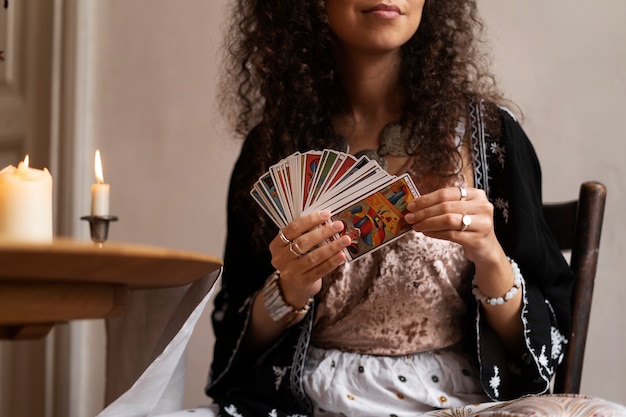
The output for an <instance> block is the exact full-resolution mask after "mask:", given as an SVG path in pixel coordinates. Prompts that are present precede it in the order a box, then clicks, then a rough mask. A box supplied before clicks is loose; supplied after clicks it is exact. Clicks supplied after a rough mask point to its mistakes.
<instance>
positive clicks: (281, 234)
mask: <svg viewBox="0 0 626 417" xmlns="http://www.w3.org/2000/svg"><path fill="white" fill-rule="evenodd" d="M278 236H280V240H282V241H283V242H284V243H285V245H291V240H289V239H287V236H285V234H284V233H283V230H282V229H281V230H280V231H279V232H278Z"/></svg>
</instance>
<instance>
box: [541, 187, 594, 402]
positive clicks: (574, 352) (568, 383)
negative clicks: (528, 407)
mask: <svg viewBox="0 0 626 417" xmlns="http://www.w3.org/2000/svg"><path fill="white" fill-rule="evenodd" d="M605 201H606V187H605V186H604V185H603V184H601V183H599V182H595V181H589V182H584V183H582V184H581V186H580V194H579V196H578V200H575V201H569V202H563V203H550V204H544V215H545V218H546V222H547V224H548V226H549V227H550V229H551V230H552V233H553V234H554V236H555V238H556V240H557V242H558V244H559V247H560V248H561V250H571V259H570V267H571V268H572V270H573V271H574V275H575V277H576V281H575V283H574V291H573V293H572V331H571V334H570V337H569V343H568V345H567V351H566V352H565V359H564V361H563V363H561V365H560V366H559V368H558V369H557V372H556V379H555V382H554V392H555V393H575V394H578V393H579V390H580V379H581V374H582V368H583V357H584V354H585V343H586V339H587V329H588V327H589V315H590V311H591V298H592V295H593V285H594V279H595V276H596V267H597V265H598V250H599V247H600V234H601V231H602V220H603V217H604V206H605Z"/></svg>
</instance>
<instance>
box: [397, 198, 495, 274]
mask: <svg viewBox="0 0 626 417" xmlns="http://www.w3.org/2000/svg"><path fill="white" fill-rule="evenodd" d="M407 209H408V211H409V213H408V214H407V215H406V216H405V220H406V221H407V222H408V223H409V224H411V225H412V226H413V230H415V231H418V232H422V233H424V234H425V235H426V236H430V237H434V238H439V239H445V240H450V241H452V242H456V243H459V244H461V245H463V249H464V251H465V256H466V257H467V258H468V259H469V260H470V261H472V262H474V263H481V262H487V263H489V262H492V263H493V262H499V261H500V260H501V259H502V254H503V251H502V247H501V246H500V243H499V242H498V239H497V238H496V234H495V232H494V228H493V205H492V204H491V203H490V202H489V200H488V199H487V196H486V194H485V192H484V191H483V190H480V189H477V188H467V189H466V188H463V187H447V188H442V189H439V190H436V191H434V192H432V193H429V194H425V195H423V196H420V197H419V198H417V199H416V200H414V201H412V202H410V203H409V204H408V206H407Z"/></svg>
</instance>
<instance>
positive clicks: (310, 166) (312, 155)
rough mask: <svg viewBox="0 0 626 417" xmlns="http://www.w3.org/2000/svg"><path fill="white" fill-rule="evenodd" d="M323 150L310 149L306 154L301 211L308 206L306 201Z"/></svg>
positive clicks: (303, 167) (303, 169)
mask: <svg viewBox="0 0 626 417" xmlns="http://www.w3.org/2000/svg"><path fill="white" fill-rule="evenodd" d="M321 156H322V152H321V151H310V152H307V153H305V154H304V159H303V166H302V167H301V169H302V203H301V209H300V211H301V212H302V210H304V209H305V208H306V202H307V200H308V198H309V193H310V192H311V184H312V183H313V178H314V177H315V173H316V172H317V168H318V166H319V164H320V158H321Z"/></svg>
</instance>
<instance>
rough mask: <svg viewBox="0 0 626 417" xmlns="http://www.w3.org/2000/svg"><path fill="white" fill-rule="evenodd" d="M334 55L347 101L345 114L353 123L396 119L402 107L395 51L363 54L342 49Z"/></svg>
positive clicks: (397, 59) (398, 60) (398, 66)
mask: <svg viewBox="0 0 626 417" xmlns="http://www.w3.org/2000/svg"><path fill="white" fill-rule="evenodd" d="M338 55H340V59H339V63H340V66H341V72H342V83H343V86H344V91H345V93H346V96H347V97H346V98H347V101H348V109H347V114H346V116H347V117H348V118H350V119H352V120H353V121H354V123H357V124H360V123H362V122H364V121H367V120H370V121H376V120H380V119H388V118H390V117H391V120H394V119H397V118H398V117H399V115H400V112H401V109H402V96H401V93H400V88H399V77H400V56H399V51H396V52H389V53H385V54H365V53H355V52H347V51H344V50H342V51H341V54H338ZM391 120H387V121H386V123H388V122H389V121H391Z"/></svg>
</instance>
